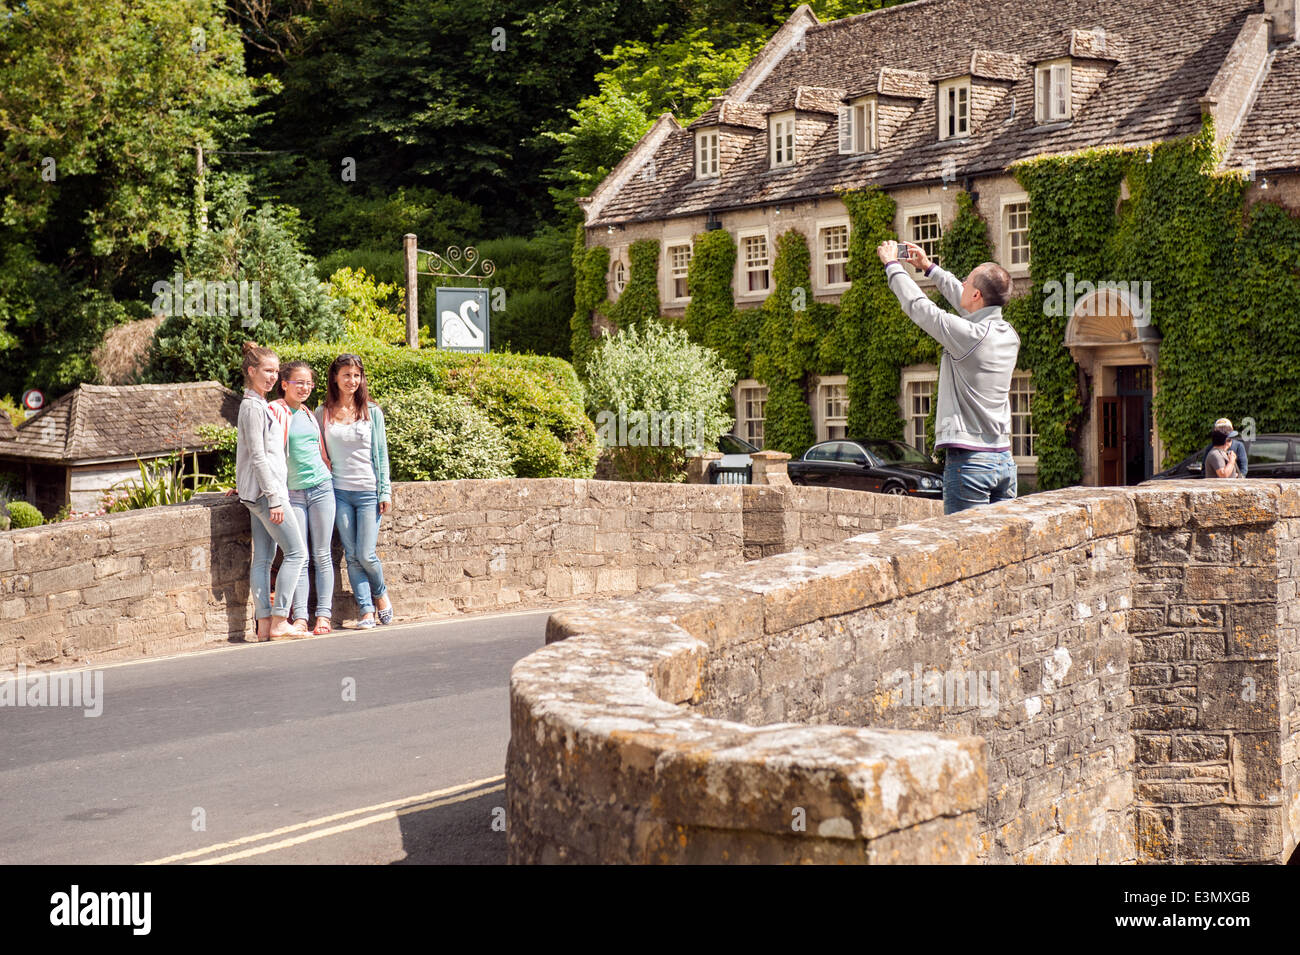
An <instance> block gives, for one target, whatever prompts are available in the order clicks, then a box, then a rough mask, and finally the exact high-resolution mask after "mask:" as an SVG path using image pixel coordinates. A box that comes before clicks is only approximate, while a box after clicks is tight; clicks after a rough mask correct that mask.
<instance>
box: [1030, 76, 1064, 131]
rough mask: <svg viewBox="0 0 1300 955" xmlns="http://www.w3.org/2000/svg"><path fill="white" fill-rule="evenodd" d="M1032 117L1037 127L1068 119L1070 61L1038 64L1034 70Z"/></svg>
mask: <svg viewBox="0 0 1300 955" xmlns="http://www.w3.org/2000/svg"><path fill="white" fill-rule="evenodd" d="M1034 115H1035V119H1036V121H1037V122H1038V124H1039V125H1042V124H1044V123H1059V122H1062V121H1063V120H1067V119H1069V118H1070V61H1069V60H1054V61H1052V62H1051V63H1040V64H1038V66H1037V67H1036V68H1035V70H1034Z"/></svg>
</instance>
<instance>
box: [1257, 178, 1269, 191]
mask: <svg viewBox="0 0 1300 955" xmlns="http://www.w3.org/2000/svg"><path fill="white" fill-rule="evenodd" d="M1259 188H1260V189H1267V188H1268V179H1267V178H1265V179H1261V180H1260V181H1259Z"/></svg>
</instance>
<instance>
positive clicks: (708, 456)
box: [686, 451, 722, 484]
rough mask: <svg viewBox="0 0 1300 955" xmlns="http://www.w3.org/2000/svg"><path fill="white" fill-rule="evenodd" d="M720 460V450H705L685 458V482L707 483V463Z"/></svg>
mask: <svg viewBox="0 0 1300 955" xmlns="http://www.w3.org/2000/svg"><path fill="white" fill-rule="evenodd" d="M721 460H722V452H721V451H705V452H703V453H702V454H697V455H694V456H692V457H689V458H687V459H686V483H687V484H708V483H709V465H710V464H712V463H713V462H714V461H721Z"/></svg>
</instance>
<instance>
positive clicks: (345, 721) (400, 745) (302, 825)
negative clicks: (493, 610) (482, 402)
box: [0, 610, 552, 865]
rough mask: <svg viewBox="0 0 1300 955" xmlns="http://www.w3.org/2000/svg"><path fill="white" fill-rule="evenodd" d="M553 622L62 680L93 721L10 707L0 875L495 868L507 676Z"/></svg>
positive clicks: (469, 628)
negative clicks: (77, 687)
mask: <svg viewBox="0 0 1300 955" xmlns="http://www.w3.org/2000/svg"><path fill="white" fill-rule="evenodd" d="M551 612H552V611H551V610H543V611H535V612H527V613H517V614H504V615H495V616H490V617H472V618H467V619H456V620H449V621H439V622H433V623H414V624H404V625H397V626H391V627H381V628H377V629H375V630H373V631H368V632H367V631H340V632H336V633H334V634H331V635H330V636H327V637H316V638H312V639H309V640H298V641H292V642H284V643H280V642H276V643H269V644H255V645H250V646H234V647H229V648H222V649H218V650H213V651H205V652H202V653H193V654H187V655H183V656H178V657H172V658H168V659H163V660H151V661H142V662H139V663H130V664H123V665H114V666H106V667H100V668H97V669H92V670H90V671H71V672H73V673H76V674H80V673H82V672H89V673H90V674H92V676H91V679H92V680H93V679H95V677H94V676H93V674H94V673H96V672H98V673H99V674H101V675H102V680H103V683H102V686H103V689H102V704H103V712H102V714H101V715H99V716H98V717H87V716H85V715H84V702H85V701H84V700H83V708H81V709H78V708H72V707H68V706H21V707H20V706H14V705H12V693H11V700H10V703H9V704H8V705H0V863H4V864H14V863H63V864H73V865H85V864H100V863H117V864H120V863H142V862H192V863H231V862H235V863H250V864H251V863H503V862H504V861H505V832H504V816H505V813H504V807H505V792H504V789H503V782H502V778H501V774H502V772H503V769H504V766H505V758H506V745H507V743H508V742H509V738H510V719H509V710H508V696H507V688H508V685H509V675H510V667H511V666H512V665H513V664H514V662H515V661H516V660H518V659H519V658H521V657H523V656H526V655H527V654H529V653H531V652H532V651H533V650H535V649H537V648H538V647H541V646H542V645H543V643H544V634H545V627H546V618H547V617H548V616H549V614H550V613H551ZM64 672H68V671H64ZM32 678H33V674H32V673H28V674H27V676H26V681H25V682H26V685H27V687H28V693H29V694H30V687H31V686H32V684H33V679H32ZM5 679H7V680H10V681H13V682H15V683H16V682H17V681H16V678H13V677H10V678H0V680H5ZM92 685H93V684H92ZM0 689H2V688H0ZM11 691H12V688H11ZM3 699H4V694H3V692H0V700H3Z"/></svg>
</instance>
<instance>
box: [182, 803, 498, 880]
mask: <svg viewBox="0 0 1300 955" xmlns="http://www.w3.org/2000/svg"><path fill="white" fill-rule="evenodd" d="M505 788H506V787H505V785H504V784H501V785H499V786H493V787H492V788H491V789H480V790H477V791H475V792H468V793H463V794H461V795H459V796H451V797H450V798H447V799H439V800H435V801H434V802H428V803H421V804H419V805H416V806H407V807H406V808H404V809H395V810H389V811H388V812H381V813H378V814H376V815H373V816H365V817H363V818H361V819H354V820H352V821H351V822H345V823H342V824H340V825H337V826H330V827H329V828H328V829H320V830H317V831H316V832H308V833H305V834H303V835H301V836H294V837H293V838H291V839H282V840H281V841H279V842H273V843H271V844H270V845H266V846H256V847H255V848H252V849H244V850H243V851H242V852H232V853H230V854H229V855H224V856H218V857H217V858H215V859H200V860H199V861H197V862H192V863H190V864H191V865H221V864H222V863H225V862H238V861H239V860H240V859H247V858H250V857H251V856H258V855H264V854H265V853H267V852H278V851H279V850H281V849H288V848H290V847H292V846H296V845H301V844H302V843H304V842H312V841H314V840H316V839H324V838H326V837H327V836H335V835H338V834H339V833H340V832H348V831H350V830H352V829H360V828H362V827H363V826H369V825H372V824H373V823H376V822H384V821H385V820H389V819H396V818H398V817H399V816H406V815H410V814H411V813H413V812H424V811H425V810H426V809H438V808H440V807H442V806H450V805H453V804H455V803H458V802H465V801H467V800H470V799H477V798H478V797H480V796H488V795H491V794H492V793H499V792H504V791H505Z"/></svg>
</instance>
